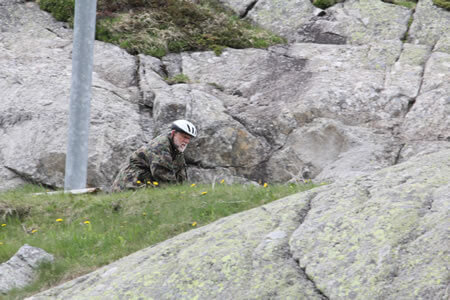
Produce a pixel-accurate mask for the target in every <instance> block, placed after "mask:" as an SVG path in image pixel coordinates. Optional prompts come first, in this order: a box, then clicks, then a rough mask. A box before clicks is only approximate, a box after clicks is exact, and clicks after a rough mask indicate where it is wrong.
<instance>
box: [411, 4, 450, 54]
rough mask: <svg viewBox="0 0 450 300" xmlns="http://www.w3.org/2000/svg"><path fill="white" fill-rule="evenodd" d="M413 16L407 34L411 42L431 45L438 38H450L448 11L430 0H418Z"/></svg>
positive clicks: (449, 14) (449, 16)
mask: <svg viewBox="0 0 450 300" xmlns="http://www.w3.org/2000/svg"><path fill="white" fill-rule="evenodd" d="M413 17H414V20H413V22H412V24H411V28H410V30H409V34H408V40H409V41H411V42H412V43H414V44H424V45H429V46H432V47H433V46H434V45H436V43H437V42H438V41H439V40H443V39H445V40H447V41H448V39H449V38H450V32H449V30H448V28H450V12H449V11H446V10H445V9H443V8H440V7H438V6H436V5H434V4H433V1H432V0H421V1H418V3H417V7H416V9H415V13H414V15H413ZM447 45H448V44H447Z"/></svg>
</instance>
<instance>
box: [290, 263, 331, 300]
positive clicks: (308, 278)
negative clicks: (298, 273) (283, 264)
mask: <svg viewBox="0 0 450 300" xmlns="http://www.w3.org/2000/svg"><path fill="white" fill-rule="evenodd" d="M294 261H295V263H296V264H297V265H298V267H299V269H300V270H302V273H303V274H304V275H305V278H306V279H307V280H308V281H310V282H311V283H312V285H313V287H314V291H315V292H316V293H317V294H318V295H319V297H320V298H321V299H323V300H328V299H330V298H328V296H327V295H325V294H324V292H323V291H321V290H320V289H319V288H318V287H317V285H316V283H315V282H314V279H313V278H312V277H311V276H309V275H308V273H306V268H302V267H300V261H299V260H298V259H294Z"/></svg>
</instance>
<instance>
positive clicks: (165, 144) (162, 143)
mask: <svg viewBox="0 0 450 300" xmlns="http://www.w3.org/2000/svg"><path fill="white" fill-rule="evenodd" d="M148 145H149V147H150V148H151V149H155V150H156V149H164V148H169V146H170V141H169V137H168V135H167V134H166V133H163V134H160V135H158V136H157V137H155V138H154V139H153V140H151V141H150V143H149V144H148Z"/></svg>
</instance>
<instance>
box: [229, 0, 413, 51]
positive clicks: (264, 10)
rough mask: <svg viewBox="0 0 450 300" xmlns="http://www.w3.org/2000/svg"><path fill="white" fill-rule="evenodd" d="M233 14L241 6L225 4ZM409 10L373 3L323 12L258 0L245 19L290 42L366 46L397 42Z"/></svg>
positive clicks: (307, 4)
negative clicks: (389, 41) (375, 43)
mask: <svg viewBox="0 0 450 300" xmlns="http://www.w3.org/2000/svg"><path fill="white" fill-rule="evenodd" d="M226 2H227V4H228V5H229V6H231V7H233V8H234V10H235V11H238V12H240V11H241V10H242V8H241V6H242V5H241V4H237V3H234V1H226ZM410 16H411V11H410V10H409V9H407V8H405V7H402V6H399V5H393V4H389V3H385V2H382V1H377V0H364V1H356V0H351V1H345V2H343V3H338V4H336V5H334V6H332V7H331V8H328V9H327V10H324V11H323V10H320V9H318V8H316V7H314V6H313V5H312V4H311V1H309V0H290V1H278V0H259V1H257V2H256V5H255V6H254V7H253V8H252V9H251V10H250V11H249V12H248V13H247V18H249V19H250V20H252V21H253V22H256V23H258V24H259V25H262V26H263V27H265V28H267V29H270V30H272V31H274V32H276V33H278V34H280V35H282V36H284V37H286V38H287V39H288V40H289V41H290V42H313V43H320V44H346V43H350V44H369V43H373V42H376V41H385V40H400V39H401V38H402V37H403V36H404V35H405V32H406V31H407V26H408V20H409V17H410Z"/></svg>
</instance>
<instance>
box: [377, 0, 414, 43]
mask: <svg viewBox="0 0 450 300" xmlns="http://www.w3.org/2000/svg"><path fill="white" fill-rule="evenodd" d="M383 2H388V1H386V0H384V1H383ZM388 3H389V2H388ZM414 13H415V9H412V13H411V15H410V16H409V19H408V24H407V26H406V30H405V33H404V34H403V37H402V38H401V41H402V42H403V43H406V42H408V40H409V30H410V29H411V25H412V23H413V21H414Z"/></svg>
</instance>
